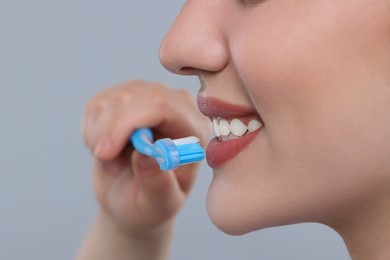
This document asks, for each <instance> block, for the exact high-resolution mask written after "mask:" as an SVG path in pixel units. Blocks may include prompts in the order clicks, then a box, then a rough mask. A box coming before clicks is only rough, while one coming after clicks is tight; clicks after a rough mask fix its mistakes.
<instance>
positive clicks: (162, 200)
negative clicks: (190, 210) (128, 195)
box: [131, 152, 184, 221]
mask: <svg viewBox="0 0 390 260" xmlns="http://www.w3.org/2000/svg"><path fill="white" fill-rule="evenodd" d="M131 161H132V167H133V174H134V179H135V181H137V182H138V183H139V185H140V192H139V195H138V196H137V205H138V207H139V209H140V212H143V214H145V215H144V216H145V218H150V217H151V216H153V219H154V220H155V221H160V220H161V219H167V218H169V217H171V216H173V215H174V214H175V213H176V212H177V211H178V210H179V208H180V207H181V205H182V203H183V200H184V197H183V193H182V192H181V190H180V187H179V185H178V183H177V180H176V177H175V175H174V174H173V173H172V172H163V171H161V170H160V168H159V167H158V164H157V163H156V161H155V160H154V158H151V157H147V156H144V155H141V154H140V153H138V152H134V153H133V155H132V160H131ZM148 216H149V217H148Z"/></svg>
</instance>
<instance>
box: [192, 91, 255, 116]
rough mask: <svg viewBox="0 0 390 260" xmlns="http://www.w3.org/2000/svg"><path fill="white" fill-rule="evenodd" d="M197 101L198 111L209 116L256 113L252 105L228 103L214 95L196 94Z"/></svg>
mask: <svg viewBox="0 0 390 260" xmlns="http://www.w3.org/2000/svg"><path fill="white" fill-rule="evenodd" d="M197 101H198V107H199V110H200V112H201V113H202V114H204V115H205V116H208V117H210V118H213V117H224V118H234V117H243V116H249V115H258V113H257V110H256V109H254V108H252V107H246V106H242V105H238V104H233V103H229V102H226V101H223V100H221V99H217V98H214V97H209V96H204V95H198V98H197Z"/></svg>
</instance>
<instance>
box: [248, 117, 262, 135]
mask: <svg viewBox="0 0 390 260" xmlns="http://www.w3.org/2000/svg"><path fill="white" fill-rule="evenodd" d="M262 126H263V124H262V123H260V121H258V120H256V119H252V120H251V121H250V122H249V124H248V131H249V132H253V131H256V130H257V129H259V128H260V127H262Z"/></svg>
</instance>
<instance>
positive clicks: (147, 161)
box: [138, 156, 158, 171]
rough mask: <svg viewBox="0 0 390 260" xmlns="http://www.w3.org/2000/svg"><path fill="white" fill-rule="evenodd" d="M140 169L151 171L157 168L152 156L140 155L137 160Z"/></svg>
mask: <svg viewBox="0 0 390 260" xmlns="http://www.w3.org/2000/svg"><path fill="white" fill-rule="evenodd" d="M138 165H139V169H140V170H141V171H151V170H156V169H157V168H158V164H157V162H156V160H155V159H154V158H152V157H148V156H142V157H141V158H140V160H139V162H138Z"/></svg>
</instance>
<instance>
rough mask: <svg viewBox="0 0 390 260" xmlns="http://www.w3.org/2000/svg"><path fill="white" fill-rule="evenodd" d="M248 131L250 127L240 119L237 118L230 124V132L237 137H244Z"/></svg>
mask: <svg viewBox="0 0 390 260" xmlns="http://www.w3.org/2000/svg"><path fill="white" fill-rule="evenodd" d="M246 131H248V127H247V126H246V125H244V124H243V123H242V122H241V120H240V119H236V118H235V119H233V120H232V121H231V122H230V132H231V133H232V134H234V135H235V136H243V135H244V134H245V133H246Z"/></svg>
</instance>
